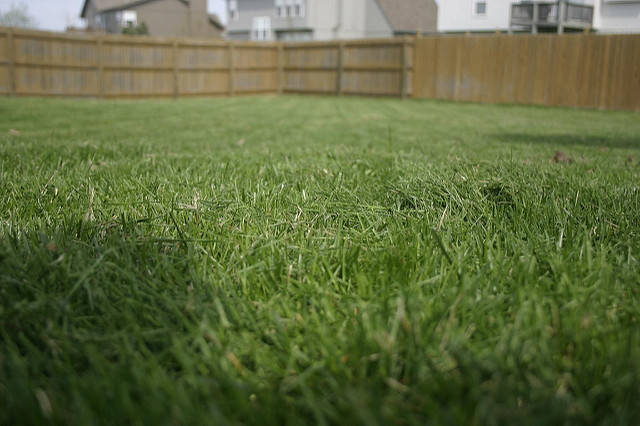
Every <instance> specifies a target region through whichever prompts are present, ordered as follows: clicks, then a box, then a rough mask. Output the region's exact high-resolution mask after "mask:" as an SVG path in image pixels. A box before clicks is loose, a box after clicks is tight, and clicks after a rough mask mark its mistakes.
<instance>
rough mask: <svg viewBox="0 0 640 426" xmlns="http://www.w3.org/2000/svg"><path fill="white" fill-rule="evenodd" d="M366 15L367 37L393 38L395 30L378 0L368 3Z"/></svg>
mask: <svg viewBox="0 0 640 426" xmlns="http://www.w3.org/2000/svg"><path fill="white" fill-rule="evenodd" d="M365 13H366V15H365V22H366V24H365V33H364V36H365V37H367V38H379V37H381V38H385V37H391V36H393V29H392V28H391V25H390V24H389V21H388V20H387V18H386V17H385V16H384V13H383V12H382V10H381V9H380V5H379V4H378V2H377V1H376V0H368V1H367V4H366V10H365Z"/></svg>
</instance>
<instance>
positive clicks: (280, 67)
mask: <svg viewBox="0 0 640 426" xmlns="http://www.w3.org/2000/svg"><path fill="white" fill-rule="evenodd" d="M283 92H284V46H283V44H282V42H281V41H280V42H278V95H282V93H283Z"/></svg>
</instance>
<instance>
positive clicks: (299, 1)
mask: <svg viewBox="0 0 640 426" xmlns="http://www.w3.org/2000/svg"><path fill="white" fill-rule="evenodd" d="M293 12H294V14H295V16H304V0H294V2H293Z"/></svg>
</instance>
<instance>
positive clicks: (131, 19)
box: [120, 10, 138, 28]
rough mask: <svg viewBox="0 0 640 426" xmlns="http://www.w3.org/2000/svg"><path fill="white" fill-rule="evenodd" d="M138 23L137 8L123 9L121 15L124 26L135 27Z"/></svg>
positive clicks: (121, 22)
mask: <svg viewBox="0 0 640 426" xmlns="http://www.w3.org/2000/svg"><path fill="white" fill-rule="evenodd" d="M137 25H138V12H136V11H135V10H123V11H122V14H121V15H120V26H121V27H122V28H135V27H136V26H137Z"/></svg>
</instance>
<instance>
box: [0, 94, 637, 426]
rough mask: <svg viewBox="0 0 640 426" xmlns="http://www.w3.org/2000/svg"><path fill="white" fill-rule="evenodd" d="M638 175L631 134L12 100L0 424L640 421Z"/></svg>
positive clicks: (245, 104)
mask: <svg viewBox="0 0 640 426" xmlns="http://www.w3.org/2000/svg"><path fill="white" fill-rule="evenodd" d="M10 129H14V130H17V131H19V134H16V132H11V134H10V133H9V131H10ZM556 151H562V152H563V153H564V154H565V155H566V156H568V157H571V158H572V159H573V160H574V161H573V162H571V163H569V162H566V163H555V162H550V159H551V158H552V157H553V156H554V153H555V152H556ZM630 156H631V157H630ZM639 160H640V116H639V115H638V114H633V113H625V112H602V111H587V110H567V109H551V108H534V107H518V106H487V105H473V104H451V103H441V102H431V101H419V100H408V101H400V100H388V99H358V98H344V99H337V98H322V97H280V98H276V97H256V98H235V99H200V100H181V101H135V102H128V101H127V102H125V101H123V102H106V101H105V102H101V101H81V100H43V99H7V98H4V99H0V200H2V201H1V204H0V220H1V224H0V423H2V424H33V423H49V422H50V423H56V424H82V425H85V424H140V425H142V424H240V423H249V424H274V425H280V424H303V423H307V424H308V423H311V424H367V425H368V424H376V423H384V424H444V423H446V424H452V423H457V424H468V423H475V424H479V425H480V424H514V423H515V422H524V423H525V424H541V425H543V424H544V425H548V424H585V423H601V424H638V423H640V405H638V395H640V326H639V324H638V318H639V315H640V284H639V283H640V267H639V264H638V259H639V256H640V189H639V186H640V166H639Z"/></svg>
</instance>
